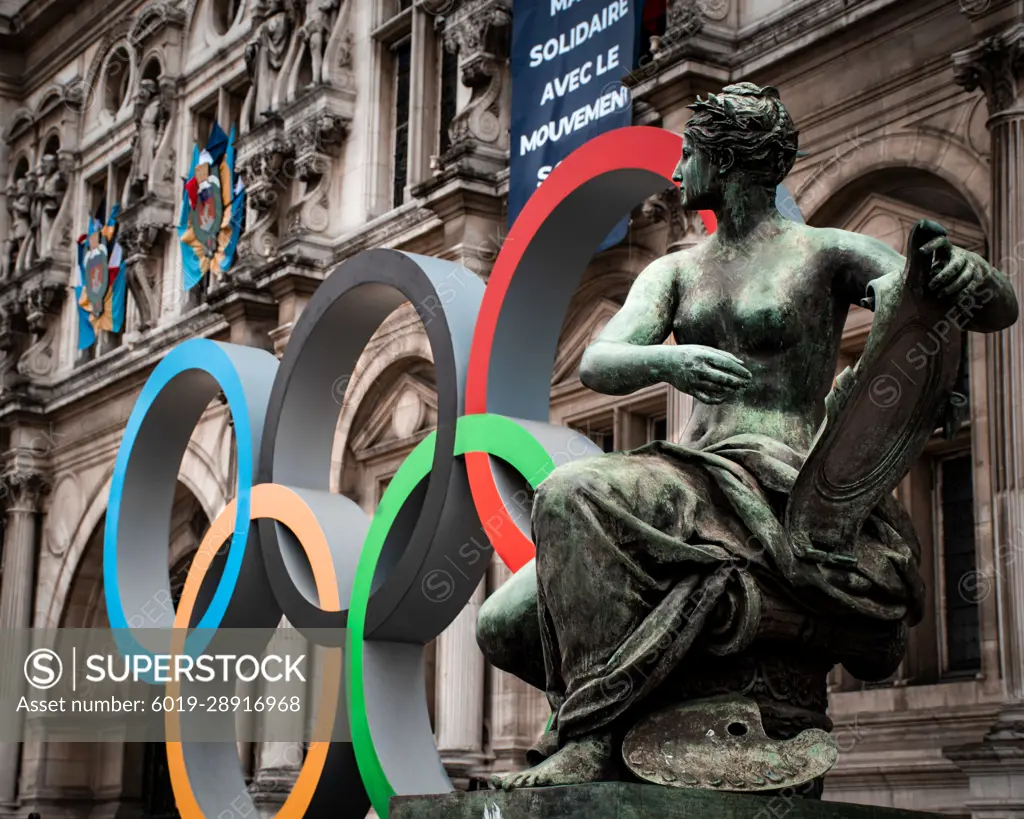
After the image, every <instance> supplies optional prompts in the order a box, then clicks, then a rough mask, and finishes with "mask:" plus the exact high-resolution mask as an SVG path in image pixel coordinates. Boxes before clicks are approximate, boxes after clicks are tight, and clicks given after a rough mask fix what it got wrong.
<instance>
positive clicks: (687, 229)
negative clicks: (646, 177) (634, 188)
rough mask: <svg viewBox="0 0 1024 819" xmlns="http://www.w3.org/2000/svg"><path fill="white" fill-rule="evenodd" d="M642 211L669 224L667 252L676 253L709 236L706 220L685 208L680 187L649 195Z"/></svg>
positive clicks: (651, 217) (656, 219) (654, 219)
mask: <svg viewBox="0 0 1024 819" xmlns="http://www.w3.org/2000/svg"><path fill="white" fill-rule="evenodd" d="M642 211H643V214H644V216H646V217H647V218H648V219H651V220H652V221H655V222H664V223H665V224H666V225H668V240H667V242H666V245H665V252H666V253H675V252H676V251H678V250H682V249H684V248H686V247H690V246H692V245H695V244H697V243H698V242H700V241H702V240H703V239H704V238H705V237H706V236H707V230H706V229H705V228H704V222H703V221H702V220H701V218H700V216H698V215H697V212H696V211H692V210H685V209H684V208H683V204H682V200H681V199H680V195H679V188H676V187H671V188H666V189H665V190H664V191H662V192H661V193H659V194H655V195H654V196H651V197H648V198H647V199H645V200H644V203H643V206H642Z"/></svg>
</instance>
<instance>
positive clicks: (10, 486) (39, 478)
mask: <svg viewBox="0 0 1024 819" xmlns="http://www.w3.org/2000/svg"><path fill="white" fill-rule="evenodd" d="M49 488H50V486H49V483H48V480H47V476H46V474H45V473H44V472H43V471H42V470H41V469H37V468H34V467H33V466H23V465H21V464H19V463H17V462H15V463H14V464H12V465H10V466H9V467H8V468H7V469H5V470H4V471H3V472H2V473H0V492H2V496H0V500H2V503H3V506H4V511H5V512H7V513H11V512H33V513H34V512H38V511H39V501H40V500H41V499H42V497H43V495H45V494H46V493H47V492H48V491H49Z"/></svg>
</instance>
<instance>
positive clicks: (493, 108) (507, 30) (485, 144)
mask: <svg viewBox="0 0 1024 819" xmlns="http://www.w3.org/2000/svg"><path fill="white" fill-rule="evenodd" d="M453 5H454V7H453V8H452V10H451V11H449V12H447V13H446V14H445V16H444V46H445V48H446V49H447V50H448V51H449V52H451V53H457V54H458V55H459V69H460V72H461V76H462V84H463V85H465V86H466V87H467V88H470V89H471V90H472V92H473V93H472V95H471V97H470V99H469V101H468V102H467V103H466V104H465V105H464V106H462V107H461V108H460V109H459V110H458V111H457V112H456V114H455V117H454V118H453V119H452V124H451V127H450V129H449V135H450V137H451V148H449V149H448V151H447V152H446V153H445V155H444V156H442V157H441V158H440V163H441V165H442V166H444V167H448V166H451V165H457V166H459V167H461V168H465V169H472V170H474V171H476V172H478V173H487V174H493V173H498V172H499V171H501V170H502V169H504V167H505V153H506V151H507V150H508V127H509V122H508V116H509V114H508V112H509V102H508V92H509V88H508V83H507V82H506V81H505V76H506V73H507V70H508V69H507V62H508V55H509V43H510V42H511V35H512V14H511V9H512V3H511V0H455V3H454V4H453Z"/></svg>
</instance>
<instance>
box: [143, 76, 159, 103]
mask: <svg viewBox="0 0 1024 819" xmlns="http://www.w3.org/2000/svg"><path fill="white" fill-rule="evenodd" d="M158 90H159V86H157V84H156V80H150V79H145V80H143V81H142V82H140V83H139V92H140V93H141V94H142V96H144V97H145V98H146V99H151V98H153V97H155V96H156V94H157V91H158Z"/></svg>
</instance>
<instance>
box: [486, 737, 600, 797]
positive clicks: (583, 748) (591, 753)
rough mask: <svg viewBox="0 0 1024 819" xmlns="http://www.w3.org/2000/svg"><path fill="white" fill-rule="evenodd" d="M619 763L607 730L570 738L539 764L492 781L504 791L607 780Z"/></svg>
mask: <svg viewBox="0 0 1024 819" xmlns="http://www.w3.org/2000/svg"><path fill="white" fill-rule="evenodd" d="M618 767H619V766H618V765H617V764H616V761H615V752H614V746H613V743H612V738H611V735H610V734H606V735H599V736H590V737H584V738H583V739H577V740H573V741H571V742H569V743H567V744H566V746H565V747H564V748H562V749H561V750H560V751H558V752H557V753H555V754H553V755H552V756H550V757H548V758H547V759H545V760H544V761H543V762H541V763H540V764H539V765H535V766H534V767H532V768H529V769H527V770H525V771H520V772H518V773H510V774H503V775H500V776H495V777H494V778H493V780H492V781H493V782H494V785H495V787H497V788H500V789H501V790H504V791H511V790H515V789H516V788H545V787H553V786H555V785H579V784H582V783H584V782H608V781H613V780H615V779H616V774H617V772H618Z"/></svg>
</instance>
